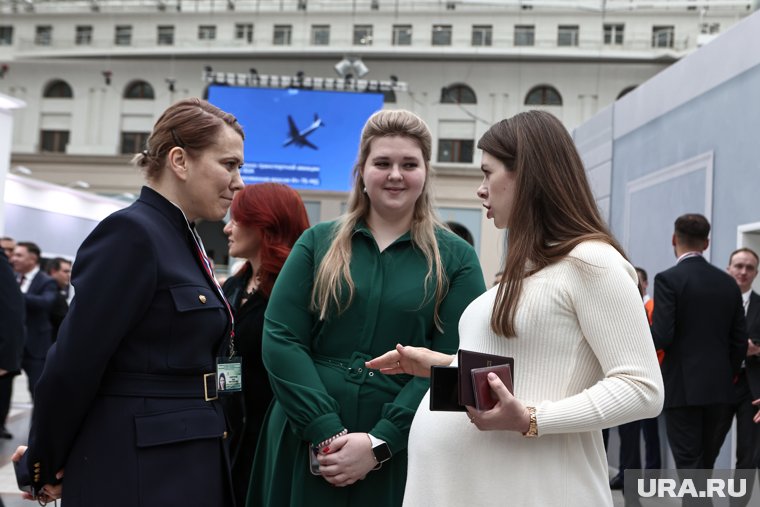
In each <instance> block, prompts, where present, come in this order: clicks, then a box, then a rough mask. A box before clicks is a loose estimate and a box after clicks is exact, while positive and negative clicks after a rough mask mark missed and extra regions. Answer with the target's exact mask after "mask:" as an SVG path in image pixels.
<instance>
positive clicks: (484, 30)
mask: <svg viewBox="0 0 760 507" xmlns="http://www.w3.org/2000/svg"><path fill="white" fill-rule="evenodd" d="M492 40H493V26H491V25H472V45H473V46H491V45H492Z"/></svg>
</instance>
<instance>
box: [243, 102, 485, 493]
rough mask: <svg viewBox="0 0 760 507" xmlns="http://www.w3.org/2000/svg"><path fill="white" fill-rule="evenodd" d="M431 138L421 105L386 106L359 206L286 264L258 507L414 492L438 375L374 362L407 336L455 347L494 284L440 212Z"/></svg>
mask: <svg viewBox="0 0 760 507" xmlns="http://www.w3.org/2000/svg"><path fill="white" fill-rule="evenodd" d="M430 152H431V136H430V131H429V130H428V128H427V126H426V125H425V123H424V122H423V121H422V120H421V119H420V118H419V117H417V116H416V115H414V114H412V113H410V112H408V111H380V112H377V113H375V114H374V115H373V116H372V117H370V119H369V120H368V121H367V123H366V125H365V126H364V129H363V131H362V136H361V144H360V151H359V159H358V163H357V165H356V167H355V169H354V185H353V190H352V192H351V195H350V197H349V204H348V210H347V213H346V214H345V215H343V216H342V217H341V218H339V219H338V220H337V221H335V222H329V223H323V224H319V225H316V226H314V227H312V228H311V229H309V230H307V231H306V232H305V233H304V234H303V235H302V236H301V238H300V239H299V240H298V242H297V243H296V245H295V246H294V247H293V250H292V252H291V254H290V256H289V257H288V260H287V261H286V263H285V265H284V266H283V269H282V271H281V273H280V276H279V277H278V279H277V282H276V284H275V286H274V289H273V291H272V295H271V298H270V302H269V306H268V308H267V311H266V316H265V323H264V338H263V350H262V353H263V359H264V365H265V367H266V369H267V370H268V372H269V376H270V380H271V383H272V390H273V392H274V395H275V399H274V401H273V403H272V405H271V406H270V408H269V412H268V413H267V416H266V420H265V422H264V427H263V429H262V434H261V438H260V440H259V444H258V447H257V450H256V457H255V459H254V465H253V472H252V474H251V486H250V489H249V495H248V502H247V505H248V506H249V507H284V506H291V507H296V506H318V505H325V506H330V507H342V506H353V505H356V506H359V505H360V506H362V507H372V506H378V507H381V506H382V507H389V506H396V505H401V500H402V497H403V492H404V485H405V481H406V461H407V457H406V444H407V436H408V433H409V427H410V424H411V422H412V419H413V417H414V413H415V411H416V409H417V406H418V405H419V403H420V400H421V399H422V397H423V396H424V394H425V392H426V391H427V389H428V387H429V381H428V380H427V379H424V378H417V377H412V376H410V375H396V376H387V375H382V374H380V373H379V372H377V371H376V370H371V369H367V368H366V367H365V365H364V363H365V361H367V360H369V359H371V358H372V357H375V356H378V355H380V354H381V353H383V352H385V351H386V350H388V348H389V347H393V346H394V345H396V344H397V343H401V344H404V345H413V346H424V347H427V348H432V349H433V350H437V351H441V352H445V353H448V354H453V353H454V352H455V351H456V350H457V348H458V343H459V335H458V332H457V326H458V322H459V317H460V315H461V313H462V311H464V309H465V308H466V307H467V305H468V304H469V303H470V301H472V300H473V299H475V298H476V297H477V296H479V295H480V294H481V293H483V292H484V290H485V284H484V280H483V273H482V272H481V269H480V264H479V262H478V259H477V256H476V255H475V251H474V250H473V249H472V247H471V246H470V245H468V244H467V243H466V242H465V241H463V240H462V239H460V238H459V237H458V236H456V235H454V234H453V233H451V232H450V231H448V230H447V229H446V228H445V226H443V225H442V224H441V222H440V221H438V219H437V218H436V215H435V212H434V209H433V202H432V198H431V195H430V186H431V182H430V176H431V175H430V165H429V160H430Z"/></svg>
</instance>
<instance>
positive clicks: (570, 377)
mask: <svg viewBox="0 0 760 507" xmlns="http://www.w3.org/2000/svg"><path fill="white" fill-rule="evenodd" d="M495 295H496V288H493V289H491V290H489V291H488V292H486V293H485V294H483V295H482V296H481V297H479V298H478V299H476V300H475V301H473V302H472V303H471V304H470V306H469V307H468V308H467V309H466V310H465V312H464V313H463V314H462V318H461V320H460V323H459V336H460V347H461V348H462V349H467V350H475V351H479V352H487V353H490V354H500V355H504V356H511V357H514V359H515V371H514V389H515V396H516V397H517V398H518V399H519V400H520V401H521V402H522V403H524V404H525V405H527V406H535V407H536V408H537V410H536V417H537V421H538V433H539V437H538V438H534V439H529V438H525V437H523V436H522V435H521V434H520V433H517V432H512V431H479V430H478V429H477V428H475V426H474V425H473V424H470V422H469V419H468V417H467V415H466V414H464V413H451V412H430V411H429V409H428V407H429V399H428V397H427V396H426V397H425V398H424V399H423V400H422V403H421V405H420V408H419V410H418V412H417V415H416V416H415V419H414V422H413V423H412V428H411V432H410V435H409V472H408V476H407V485H406V492H405V496H404V505H405V506H406V507H423V506H435V507H444V506H452V507H454V506H456V507H460V506H473V507H487V506H500V507H501V506H509V507H519V506H526V507H528V506H530V507H534V506H541V507H554V506H567V507H575V506H592V507H601V506H605V505H612V497H611V494H610V489H609V485H608V476H607V458H606V456H605V452H604V446H603V443H602V435H601V431H600V430H601V429H602V428H606V427H611V426H616V425H619V424H622V423H626V422H630V421H634V420H637V419H643V418H648V417H654V416H656V415H657V414H659V412H660V410H661V408H662V400H663V388H662V376H661V375H660V369H659V365H658V363H657V357H656V354H655V350H654V346H653V343H652V337H651V334H650V332H649V326H648V324H647V318H646V314H645V312H644V307H643V304H642V301H641V297H640V295H639V292H638V289H637V286H636V272H635V270H634V269H633V267H632V266H631V265H630V264H629V263H628V262H627V261H625V259H623V257H622V256H621V255H620V254H619V253H618V252H617V251H616V250H615V249H614V248H612V247H611V246H609V245H607V244H605V243H600V242H584V243H582V244H580V245H579V246H578V247H576V248H575V249H574V250H573V251H572V252H571V253H570V255H568V257H566V258H565V259H563V260H562V261H560V262H558V263H556V264H554V265H552V266H549V267H547V268H545V269H543V270H541V271H540V272H539V273H537V274H535V275H533V276H531V277H529V278H528V279H526V280H525V282H524V284H523V291H522V295H521V297H520V301H519V303H518V308H517V313H516V315H515V317H516V318H515V325H516V330H517V336H516V337H514V338H509V339H508V338H504V337H501V336H497V335H496V334H494V333H493V331H492V330H491V328H490V324H489V323H490V316H491V311H492V308H493V303H494V298H495Z"/></svg>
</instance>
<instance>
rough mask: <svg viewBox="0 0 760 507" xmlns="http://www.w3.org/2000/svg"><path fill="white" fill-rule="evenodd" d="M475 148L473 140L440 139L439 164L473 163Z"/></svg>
mask: <svg viewBox="0 0 760 507" xmlns="http://www.w3.org/2000/svg"><path fill="white" fill-rule="evenodd" d="M474 146H475V141H473V140H472V139H439V140H438V162H472V152H473V148H474Z"/></svg>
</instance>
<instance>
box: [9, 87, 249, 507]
mask: <svg viewBox="0 0 760 507" xmlns="http://www.w3.org/2000/svg"><path fill="white" fill-rule="evenodd" d="M242 162H243V131H242V128H241V127H240V125H239V124H238V123H237V120H236V119H235V118H234V117H233V116H232V115H230V114H228V113H225V112H224V111H221V110H220V109H218V108H216V107H215V106H212V105H210V104H209V103H207V102H205V101H202V100H200V99H185V100H182V101H180V102H178V103H176V104H174V105H172V106H170V107H169V108H168V109H167V110H166V111H165V112H164V113H163V115H162V116H161V117H160V118H159V119H158V121H157V122H156V125H155V126H154V130H153V133H152V134H151V137H150V138H149V139H148V143H147V150H145V151H144V152H142V153H141V154H138V155H137V156H136V157H135V163H136V164H137V165H138V166H140V167H141V168H142V169H143V170H144V172H145V173H146V179H147V186H146V187H143V189H142V192H141V194H140V198H139V199H138V200H137V201H136V202H135V203H134V204H132V205H131V206H129V207H128V208H126V209H124V210H121V211H118V212H116V213H114V214H112V215H111V216H109V217H108V218H106V219H105V220H103V221H102V222H101V223H100V224H99V225H98V226H97V227H96V228H95V230H94V231H93V232H92V233H91V234H90V236H89V237H88V238H87V239H86V240H85V241H84V243H83V244H82V246H81V248H80V250H79V252H78V254H77V258H76V262H75V264H74V271H73V285H74V286H75V287H76V289H77V291H76V296H75V298H74V300H73V302H72V305H71V309H70V311H69V313H68V315H67V317H66V319H65V320H64V321H63V324H62V325H61V329H60V333H59V335H58V340H57V342H56V344H55V345H54V346H53V347H52V348H51V350H50V352H49V354H48V357H47V362H46V365H45V369H44V371H43V374H42V377H41V379H40V381H39V383H38V384H37V388H36V394H35V407H34V413H33V416H32V426H31V430H30V434H29V447H28V449H27V450H26V452H25V453H24V451H25V448H24V447H20V448H19V449H18V450H17V451H16V454H15V455H14V460H18V459H19V458H20V459H21V465H22V467H25V468H26V469H27V470H28V471H29V473H30V476H31V480H32V485H33V487H34V489H35V491H36V492H37V494H38V495H39V496H40V497H41V499H42V500H50V499H53V498H58V497H60V496H61V494H62V492H63V493H64V494H63V499H64V503H63V505H64V506H65V507H78V506H88V507H89V506H94V505H105V504H108V505H109V506H124V507H145V506H156V507H159V506H160V507H171V506H186V505H189V504H191V505H193V506H197V507H206V506H207V507H222V506H231V505H234V501H233V500H232V493H231V482H230V475H229V459H228V453H227V451H226V442H225V440H224V439H225V438H226V436H227V435H226V423H225V417H224V413H223V411H222V407H221V405H220V404H219V402H218V400H217V399H216V375H215V371H216V357H217V356H221V355H223V354H226V351H225V350H222V349H223V348H226V347H222V344H224V343H225V342H226V340H227V339H228V338H229V336H230V334H231V331H232V327H233V323H232V314H231V313H230V311H229V306H228V305H227V302H226V300H225V298H224V296H223V295H222V293H221V289H220V288H219V287H218V285H217V284H216V282H215V280H214V279H213V278H212V275H210V270H209V269H208V264H207V263H206V262H204V258H205V254H203V253H201V252H203V250H202V248H203V247H202V244H201V243H200V239H199V238H198V237H197V235H196V234H195V231H194V225H193V223H194V221H195V220H198V219H205V220H220V219H221V218H222V217H224V215H225V214H226V212H227V209H228V208H229V206H230V204H231V202H232V197H233V194H234V193H235V191H236V190H239V189H241V188H242V187H243V182H242V180H241V178H240V173H239V167H240V165H241V164H242ZM26 497H27V498H31V495H26Z"/></svg>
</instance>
